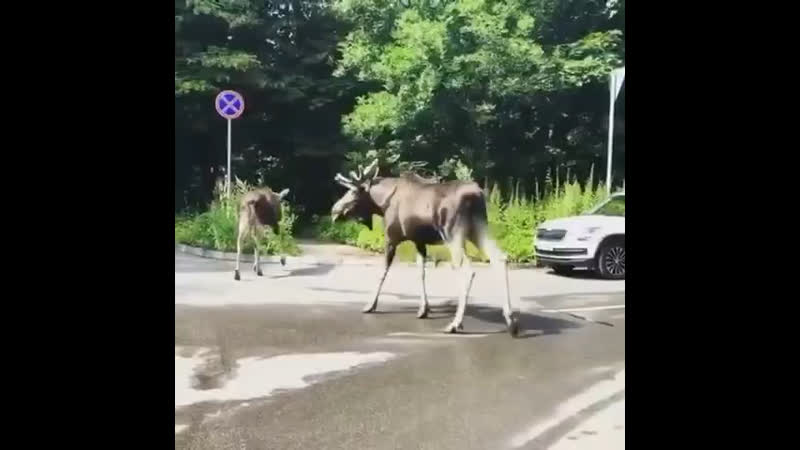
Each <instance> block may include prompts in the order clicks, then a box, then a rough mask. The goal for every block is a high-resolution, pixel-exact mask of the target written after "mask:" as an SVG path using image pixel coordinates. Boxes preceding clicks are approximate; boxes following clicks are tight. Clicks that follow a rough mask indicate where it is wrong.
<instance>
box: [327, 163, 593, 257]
mask: <svg viewBox="0 0 800 450" xmlns="http://www.w3.org/2000/svg"><path fill="white" fill-rule="evenodd" d="M508 190H509V192H508V194H507V195H505V196H504V195H503V193H502V192H501V191H500V188H499V186H498V185H497V184H495V185H494V186H493V187H492V189H491V190H490V191H489V195H488V201H487V212H488V216H489V233H490V235H491V236H492V237H493V238H494V239H495V240H496V241H497V244H498V245H499V246H500V248H501V249H502V250H503V251H504V252H506V254H507V255H508V259H509V261H512V262H533V261H534V259H535V258H534V252H533V247H534V244H535V243H534V241H535V237H536V228H538V226H539V225H540V224H541V223H542V222H544V221H545V220H550V219H555V218H559V217H566V216H571V215H576V214H581V213H583V212H585V211H586V210H588V209H590V208H591V207H593V206H595V205H597V204H598V203H599V202H601V201H602V200H604V199H605V198H606V191H605V186H604V184H602V183H600V184H598V185H596V186H595V185H594V180H593V175H592V174H590V175H589V179H588V180H586V182H585V183H584V184H583V185H581V183H579V182H578V181H576V180H572V181H570V182H567V183H560V184H559V183H556V185H555V186H553V185H552V184H551V183H549V182H547V181H546V182H545V186H544V188H543V191H544V193H543V194H541V195H540V194H539V189H538V185H537V186H536V187H535V189H534V191H535V192H536V194H534V195H531V196H526V195H525V194H524V193H523V192H520V187H519V184H517V185H516V186H511V187H509V189H508ZM323 222H325V220H321V221H320V224H322V223H323ZM327 222H328V223H330V218H327ZM346 223H350V224H352V225H351V226H350V227H347V226H346V225H345V224H346ZM372 225H373V226H372V228H371V229H370V228H367V227H364V226H362V225H360V224H356V223H355V222H352V221H345V222H339V223H337V224H335V226H330V227H328V228H325V227H322V226H321V225H320V228H319V230H321V231H319V233H320V234H316V235H315V236H316V237H317V238H322V239H326V240H333V241H336V242H341V243H345V244H349V245H356V246H358V247H360V248H362V249H365V250H370V251H374V252H380V253H382V252H383V251H384V240H383V219H382V218H381V217H379V216H374V217H373V223H372ZM353 236H356V238H355V240H354V239H353ZM466 249H467V255H468V256H469V258H470V259H472V260H473V261H488V258H487V257H486V255H484V254H483V253H482V252H480V251H479V250H478V249H477V248H476V247H475V245H473V243H471V242H467V245H466ZM428 256H429V258H430V259H432V260H436V261H449V260H450V251H449V250H448V249H447V247H446V246H442V245H432V246H428ZM396 258H397V259H398V260H400V261H414V260H415V258H416V249H415V248H414V245H413V243H411V242H405V243H403V244H401V245H400V246H399V247H398V249H397V255H396Z"/></svg>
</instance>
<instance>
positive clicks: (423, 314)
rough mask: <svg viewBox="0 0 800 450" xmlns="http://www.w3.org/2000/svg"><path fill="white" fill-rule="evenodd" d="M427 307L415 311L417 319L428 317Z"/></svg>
mask: <svg viewBox="0 0 800 450" xmlns="http://www.w3.org/2000/svg"><path fill="white" fill-rule="evenodd" d="M428 311H429V309H428V308H424V309H420V310H418V311H417V319H425V318H427V317H428Z"/></svg>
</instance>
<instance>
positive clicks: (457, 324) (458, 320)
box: [444, 233, 475, 333]
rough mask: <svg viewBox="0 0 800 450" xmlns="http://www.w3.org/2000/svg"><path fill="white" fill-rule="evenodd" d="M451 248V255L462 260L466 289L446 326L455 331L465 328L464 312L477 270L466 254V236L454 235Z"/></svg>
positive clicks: (449, 331) (446, 329)
mask: <svg viewBox="0 0 800 450" xmlns="http://www.w3.org/2000/svg"><path fill="white" fill-rule="evenodd" d="M447 246H448V248H449V249H450V255H451V257H452V258H453V260H455V261H461V268H462V273H463V274H464V290H463V291H462V293H461V296H460V297H459V299H458V309H456V315H455V317H453V321H452V322H451V323H450V324H449V325H448V326H446V327H445V329H444V331H445V332H446V333H455V332H456V331H457V330H460V329H463V328H464V325H463V322H464V313H465V311H466V309H467V298H468V297H469V291H470V290H471V288H472V281H473V280H474V279H475V271H474V270H472V264H471V263H470V260H469V258H468V257H467V256H466V255H464V238H463V234H461V233H458V234H456V236H454V239H453V241H452V242H450V243H448V244H447Z"/></svg>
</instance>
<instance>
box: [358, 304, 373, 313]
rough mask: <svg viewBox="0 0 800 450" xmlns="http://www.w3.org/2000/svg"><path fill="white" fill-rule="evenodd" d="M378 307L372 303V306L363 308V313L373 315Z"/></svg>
mask: <svg viewBox="0 0 800 450" xmlns="http://www.w3.org/2000/svg"><path fill="white" fill-rule="evenodd" d="M376 307H377V305H375V304H374V303H371V304H369V305H367V306H365V307H364V308H362V309H361V312H362V313H364V314H368V313H372V312H375V308H376Z"/></svg>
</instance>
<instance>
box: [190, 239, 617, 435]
mask: <svg viewBox="0 0 800 450" xmlns="http://www.w3.org/2000/svg"><path fill="white" fill-rule="evenodd" d="M232 268H233V265H232V263H231V262H228V261H214V260H207V259H202V258H197V257H193V256H187V255H183V254H180V253H177V252H176V255H175V347H176V350H175V372H176V373H175V403H176V407H175V448H176V449H184V448H186V449H188V448H191V449H227V448H236V449H437V450H438V449H460V450H463V449H504V448H509V449H510V448H520V449H545V448H552V449H556V450H565V449H597V450H604V449H622V448H624V445H625V443H624V424H625V420H624V411H625V410H624V408H625V284H624V281H605V280H597V279H593V278H591V277H587V276H581V275H580V274H578V275H576V276H574V277H570V278H565V277H560V276H557V275H555V274H552V273H549V272H548V271H545V270H531V269H525V270H512V271H510V274H509V279H510V282H511V293H512V301H513V305H514V307H515V309H518V310H519V311H520V312H521V318H520V323H521V329H522V332H521V337H520V338H518V339H512V338H511V337H510V336H509V335H508V334H507V333H506V331H505V323H504V321H503V317H502V313H501V309H500V300H501V298H500V295H501V293H502V289H501V288H500V287H499V284H498V278H497V277H496V276H495V274H494V273H492V271H491V269H489V268H477V269H476V271H477V276H476V278H475V282H474V284H473V290H472V293H471V296H470V304H469V306H468V308H467V312H466V316H465V321H464V330H463V333H462V334H458V335H446V334H444V333H441V332H440V331H439V330H440V329H441V328H443V327H444V326H445V325H447V324H448V323H449V321H450V320H451V319H452V315H453V313H454V312H455V300H456V298H457V295H458V289H459V286H461V284H462V283H461V282H460V280H462V278H460V275H459V273H458V272H454V271H453V270H452V269H450V268H449V267H440V268H437V269H430V270H429V271H428V275H427V278H426V280H427V286H428V296H429V300H430V302H431V305H432V313H431V314H430V317H429V318H428V319H422V320H420V319H417V318H416V317H415V312H416V309H417V302H418V299H419V292H420V289H419V269H418V268H416V267H408V266H397V267H394V268H392V271H391V272H390V273H389V276H388V278H387V280H386V283H385V285H384V295H383V296H382V297H381V301H380V302H379V304H378V312H377V313H375V314H362V313H361V312H360V310H361V306H362V305H363V303H364V302H365V301H366V300H367V297H368V296H369V293H370V292H371V291H372V289H374V286H375V284H376V283H377V279H378V277H379V275H380V272H381V270H382V269H381V268H380V267H374V266H373V267H365V266H346V265H342V266H312V265H299V264H296V263H293V261H292V259H291V258H290V259H289V260H288V262H287V266H286V267H285V268H282V267H281V266H280V265H278V264H264V265H263V269H264V275H265V276H264V277H256V276H255V274H254V273H253V272H252V271H251V270H250V264H243V265H242V269H243V270H242V280H241V281H240V282H235V281H234V280H233V273H232ZM245 269H246V270H245ZM570 314H576V315H578V316H580V317H575V316H573V315H570ZM585 319H589V320H585ZM590 320H591V321H590Z"/></svg>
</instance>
